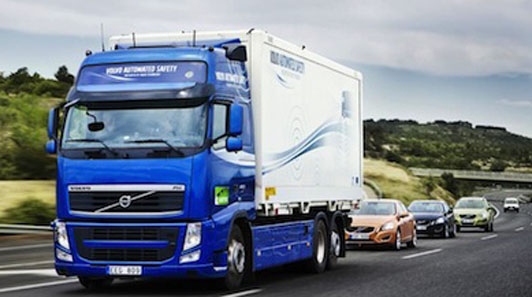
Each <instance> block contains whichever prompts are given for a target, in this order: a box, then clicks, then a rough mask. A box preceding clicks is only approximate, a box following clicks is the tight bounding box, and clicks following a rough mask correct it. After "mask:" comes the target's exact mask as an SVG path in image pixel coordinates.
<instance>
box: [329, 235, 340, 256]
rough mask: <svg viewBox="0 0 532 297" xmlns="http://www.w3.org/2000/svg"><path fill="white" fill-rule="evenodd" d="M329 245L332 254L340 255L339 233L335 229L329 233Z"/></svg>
mask: <svg viewBox="0 0 532 297" xmlns="http://www.w3.org/2000/svg"><path fill="white" fill-rule="evenodd" d="M331 246H332V251H333V253H334V255H335V256H337V257H338V256H340V235H338V233H337V232H336V231H335V230H333V232H332V234H331Z"/></svg>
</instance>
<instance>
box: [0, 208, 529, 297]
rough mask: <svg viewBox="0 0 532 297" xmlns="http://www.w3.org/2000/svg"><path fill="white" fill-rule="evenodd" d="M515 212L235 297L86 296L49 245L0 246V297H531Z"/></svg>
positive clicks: (151, 288)
mask: <svg viewBox="0 0 532 297" xmlns="http://www.w3.org/2000/svg"><path fill="white" fill-rule="evenodd" d="M495 205H496V206H497V207H498V208H499V209H502V206H501V204H500V203H498V202H496V203H495ZM521 207H522V209H521V212H520V213H503V212H501V213H500V216H499V217H498V218H497V220H496V222H495V232H494V233H484V232H481V230H480V229H479V230H475V229H472V230H466V231H465V232H461V233H459V234H458V237H457V238H454V239H431V238H421V239H420V240H419V241H418V248H415V249H407V248H406V247H405V248H404V249H403V250H401V251H398V252H396V251H390V250H384V249H363V250H360V249H356V250H350V251H349V252H348V255H347V258H344V259H341V260H340V262H339V265H338V267H337V269H335V270H333V271H328V272H327V273H325V274H321V275H313V274H307V273H303V272H300V271H298V267H296V266H294V267H284V268H277V269H272V270H267V271H263V272H260V273H257V275H256V280H255V281H254V282H253V283H252V284H250V285H247V286H246V287H245V288H243V289H242V290H239V291H238V292H223V291H220V290H219V289H217V288H216V287H215V283H214V282H211V281H204V280H199V281H184V280H177V281H176V280H138V281H128V280H120V281H118V282H116V283H115V284H113V286H112V287H111V288H110V289H109V290H108V291H106V292H88V291H86V290H84V289H83V288H82V287H81V286H80V285H79V284H78V283H77V282H76V280H75V279H70V278H60V277H56V276H54V271H53V269H52V267H53V265H52V264H51V262H50V261H51V259H52V247H51V245H50V244H49V243H50V242H49V241H48V240H46V239H40V240H32V241H23V240H20V239H19V240H17V241H11V240H10V241H7V242H6V240H2V241H1V242H0V296H6V297H7V296H32V297H33V296H39V297H45V296H148V295H150V296H233V297H237V296H328V297H330V296H394V297H397V296H409V297H416V296H431V297H433V296H467V297H474V296H532V205H524V204H523V205H521Z"/></svg>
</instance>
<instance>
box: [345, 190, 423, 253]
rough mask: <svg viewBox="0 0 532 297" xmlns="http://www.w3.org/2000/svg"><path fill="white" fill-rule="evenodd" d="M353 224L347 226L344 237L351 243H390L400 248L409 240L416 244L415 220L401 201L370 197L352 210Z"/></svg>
mask: <svg viewBox="0 0 532 297" xmlns="http://www.w3.org/2000/svg"><path fill="white" fill-rule="evenodd" d="M349 217H350V218H351V224H350V226H348V227H347V228H346V230H345V240H346V243H347V244H351V245H358V246H361V245H389V246H390V247H392V248H393V249H395V250H400V249H401V245H402V244H403V243H406V244H407V246H408V247H416V245H417V235H416V221H415V220H414V216H413V215H412V214H411V213H409V212H408V210H407V209H406V207H405V206H404V205H403V203H402V202H401V201H398V200H395V199H379V200H373V199H367V200H363V201H361V202H360V204H359V206H358V209H356V210H354V211H353V212H351V213H350V214H349Z"/></svg>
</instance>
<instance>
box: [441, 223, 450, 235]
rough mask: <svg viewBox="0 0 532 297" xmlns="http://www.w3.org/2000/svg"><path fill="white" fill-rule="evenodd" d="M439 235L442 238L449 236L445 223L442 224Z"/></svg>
mask: <svg viewBox="0 0 532 297" xmlns="http://www.w3.org/2000/svg"><path fill="white" fill-rule="evenodd" d="M441 237H442V238H449V237H450V236H449V227H448V226H447V224H445V225H443V231H442V233H441Z"/></svg>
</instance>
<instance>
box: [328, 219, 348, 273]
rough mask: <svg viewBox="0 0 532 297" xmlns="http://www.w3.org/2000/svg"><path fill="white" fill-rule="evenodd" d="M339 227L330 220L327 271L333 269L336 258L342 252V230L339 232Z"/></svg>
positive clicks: (336, 261)
mask: <svg viewBox="0 0 532 297" xmlns="http://www.w3.org/2000/svg"><path fill="white" fill-rule="evenodd" d="M340 229H342V228H340V226H338V224H337V223H336V222H335V221H334V220H332V221H331V238H330V240H331V241H330V242H329V247H330V248H329V259H328V260H327V269H333V268H334V267H335V266H336V264H337V263H338V258H339V257H340V254H341V252H342V238H341V237H340V236H343V233H344V230H343V229H342V230H340Z"/></svg>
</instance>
